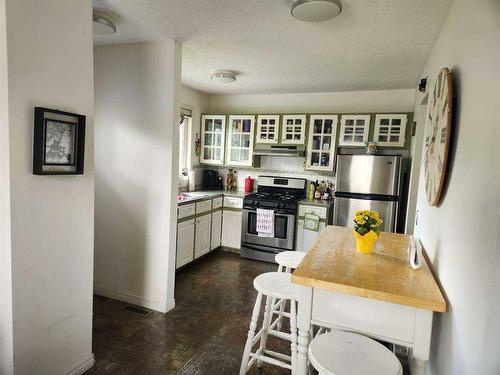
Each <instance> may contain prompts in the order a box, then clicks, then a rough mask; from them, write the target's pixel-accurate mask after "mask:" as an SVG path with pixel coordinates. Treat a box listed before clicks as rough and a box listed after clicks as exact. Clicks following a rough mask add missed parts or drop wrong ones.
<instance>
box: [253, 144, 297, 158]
mask: <svg viewBox="0 0 500 375" xmlns="http://www.w3.org/2000/svg"><path fill="white" fill-rule="evenodd" d="M305 150H306V147H305V146H303V145H302V146H286V145H258V146H257V147H256V148H255V149H254V151H253V154H254V155H255V156H293V157H298V156H304V155H305Z"/></svg>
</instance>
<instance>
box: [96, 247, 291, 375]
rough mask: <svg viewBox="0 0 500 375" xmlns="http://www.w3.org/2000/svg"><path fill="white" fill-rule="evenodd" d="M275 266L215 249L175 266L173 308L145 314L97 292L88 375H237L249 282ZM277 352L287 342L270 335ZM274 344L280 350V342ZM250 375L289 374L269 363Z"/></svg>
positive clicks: (246, 319) (246, 321)
mask: <svg viewBox="0 0 500 375" xmlns="http://www.w3.org/2000/svg"><path fill="white" fill-rule="evenodd" d="M274 270H276V266H274V265H272V264H268V263H262V262H257V261H251V260H243V259H241V258H240V257H239V256H238V255H236V254H231V253H225V252H215V253H213V254H211V255H209V256H207V257H205V258H204V259H201V260H200V261H199V262H197V263H195V264H193V265H191V266H188V267H187V268H186V269H184V270H182V271H180V272H178V274H177V278H176V279H177V280H176V293H175V302H176V307H175V309H173V310H172V311H170V312H169V313H168V314H166V315H162V314H159V313H153V314H151V315H150V316H148V317H146V318H143V317H139V316H137V315H135V314H132V313H129V312H126V311H124V310H123V309H124V307H125V306H126V304H123V303H121V302H118V301H114V300H111V299H107V298H103V297H99V296H95V298H94V342H93V350H94V354H95V357H96V365H95V366H94V368H92V369H91V370H89V371H88V372H87V374H89V375H97V374H148V375H149V374H150V375H154V374H183V375H194V374H196V375H226V374H227V375H234V374H238V371H239V366H240V361H241V355H242V351H243V346H244V344H245V339H246V335H247V332H248V325H249V322H250V315H251V310H252V308H253V303H254V299H255V296H256V292H255V290H254V289H253V287H252V281H253V279H254V277H255V276H257V275H258V274H260V273H263V272H268V271H274ZM270 340H271V342H270V344H271V345H272V346H275V347H276V346H278V347H279V349H278V350H280V351H283V350H287V349H288V345H285V344H284V343H281V342H277V341H278V340H277V339H275V340H273V339H272V338H271V339H270ZM275 349H276V348H275ZM250 373H251V374H266V375H267V374H269V375H278V374H289V371H286V370H283V369H279V368H276V367H274V366H268V365H264V367H263V368H262V370H260V371H258V370H256V369H255V368H254V369H252V371H251V372H250Z"/></svg>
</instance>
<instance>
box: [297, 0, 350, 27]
mask: <svg viewBox="0 0 500 375" xmlns="http://www.w3.org/2000/svg"><path fill="white" fill-rule="evenodd" d="M341 11H342V3H341V2H340V0H296V1H295V2H294V3H293V4H292V16H293V17H295V18H297V19H299V20H301V21H307V22H319V21H326V20H328V19H330V18H333V17H336V16H338V15H339V14H340V12H341Z"/></svg>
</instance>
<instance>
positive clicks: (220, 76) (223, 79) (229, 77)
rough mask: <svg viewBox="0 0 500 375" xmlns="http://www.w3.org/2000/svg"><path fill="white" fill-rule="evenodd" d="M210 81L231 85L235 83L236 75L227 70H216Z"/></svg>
mask: <svg viewBox="0 0 500 375" xmlns="http://www.w3.org/2000/svg"><path fill="white" fill-rule="evenodd" d="M210 79H211V80H212V81H216V82H220V83H232V82H235V81H236V75H235V74H234V73H233V72H230V71H229V70H218V71H216V72H215V73H214V74H212V77H211V78H210Z"/></svg>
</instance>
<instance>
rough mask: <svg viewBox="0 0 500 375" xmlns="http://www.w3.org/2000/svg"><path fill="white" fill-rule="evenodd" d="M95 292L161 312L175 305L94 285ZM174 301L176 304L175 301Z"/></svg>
mask: <svg viewBox="0 0 500 375" xmlns="http://www.w3.org/2000/svg"><path fill="white" fill-rule="evenodd" d="M94 294H97V295H99V296H103V297H107V298H112V299H116V300H118V301H122V302H126V303H131V304H133V305H137V306H142V307H146V308H148V309H151V310H155V311H158V312H161V313H166V312H167V311H169V310H171V309H172V308H173V307H171V308H169V303H172V301H171V302H169V303H167V306H165V305H164V304H163V303H161V302H158V301H153V300H148V299H145V298H142V297H139V296H135V295H133V294H128V293H122V292H115V291H113V290H109V289H105V288H100V287H98V286H94ZM173 303H174V306H175V301H174V302H173Z"/></svg>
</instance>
